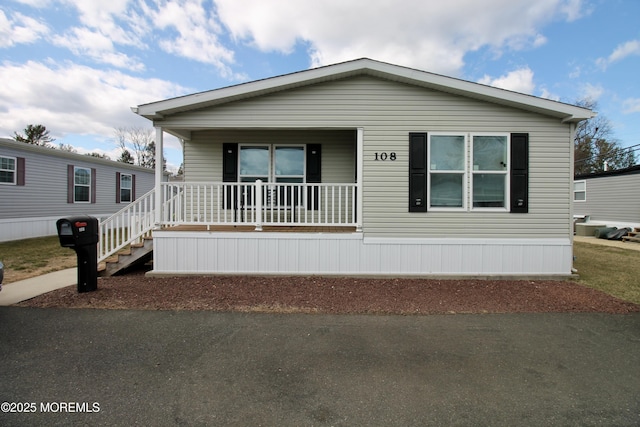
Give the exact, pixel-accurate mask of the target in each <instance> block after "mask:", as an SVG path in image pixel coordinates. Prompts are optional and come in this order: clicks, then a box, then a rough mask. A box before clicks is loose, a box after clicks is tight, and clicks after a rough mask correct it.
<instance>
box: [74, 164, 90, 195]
mask: <svg viewBox="0 0 640 427" xmlns="http://www.w3.org/2000/svg"><path fill="white" fill-rule="evenodd" d="M80 169H83V170H86V171H89V184H88V185H87V184H76V172H77V171H78V170H80ZM92 179H93V177H92V176H91V168H84V167H80V166H74V167H73V203H91V180H92ZM76 187H89V200H86V201H85V200H76Z"/></svg>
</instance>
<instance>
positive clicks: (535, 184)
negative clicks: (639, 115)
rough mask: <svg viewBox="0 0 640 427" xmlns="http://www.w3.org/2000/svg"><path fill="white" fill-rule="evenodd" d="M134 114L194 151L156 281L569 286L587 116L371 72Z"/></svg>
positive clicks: (226, 92) (317, 74) (417, 76)
mask: <svg viewBox="0 0 640 427" xmlns="http://www.w3.org/2000/svg"><path fill="white" fill-rule="evenodd" d="M133 110H134V111H135V112H136V113H137V114H139V115H141V116H143V117H146V118H148V119H149V120H151V121H153V125H154V126H155V127H156V135H157V136H156V143H157V144H158V147H159V148H160V149H159V150H158V153H162V144H163V140H162V136H163V133H164V132H167V133H170V134H172V135H175V136H177V137H178V138H180V139H181V141H182V144H183V147H184V156H185V157H184V172H185V181H184V182H183V183H175V184H174V183H160V181H159V175H156V185H157V188H156V198H155V200H154V203H153V205H154V212H153V214H154V215H155V231H154V232H153V246H154V267H153V268H154V273H156V274H204V273H225V274H226V273H234V274H235V273H240V274H241V273H250V274H325V275H328V274H336V275H404V276H411V275H415V276H428V275H432V276H434V275H437V276H489V275H491V276H496V275H497V276H529V275H535V276H547V277H548V276H552V275H561V276H566V275H569V274H571V267H572V235H573V233H572V206H571V202H572V201H571V188H572V187H571V186H572V182H573V169H572V153H573V135H574V130H575V126H576V123H578V122H580V121H581V120H585V119H588V118H590V117H593V116H594V113H592V112H591V111H590V110H587V109H584V108H580V107H576V106H573V105H568V104H563V103H559V102H554V101H550V100H547V99H542V98H537V97H533V96H528V95H523V94H520V93H515V92H510V91H506V90H501V89H497V88H494V87H489V86H484V85H480V84H476V83H471V82H467V81H463V80H458V79H454V78H450V77H444V76H441V75H436V74H431V73H428V72H423V71H419V70H415V69H409V68H405V67H400V66H395V65H391V64H387V63H382V62H377V61H373V60H370V59H359V60H355V61H350V62H345V63H340V64H336V65H331V66H327V67H321V68H316V69H310V70H306V71H302V72H298V73H293V74H288V75H284V76H279V77H274V78H270V79H265V80H259V81H254V82H250V83H246V84H240V85H237V86H232V87H226V88H222V89H218V90H212V91H209V92H203V93H196V94H193V95H188V96H183V97H180V98H174V99H168V100H165V101H159V102H154V103H150V104H145V105H140V106H138V107H136V108H134V109H133ZM158 160H160V159H157V163H156V164H162V162H158ZM282 231H287V232H286V233H285V232H282Z"/></svg>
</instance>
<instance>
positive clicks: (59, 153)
mask: <svg viewBox="0 0 640 427" xmlns="http://www.w3.org/2000/svg"><path fill="white" fill-rule="evenodd" d="M1 147H6V148H9V149H12V150H18V151H22V152H25V153H36V154H40V155H43V156H50V157H60V158H63V159H67V160H69V161H76V162H84V163H93V164H96V165H104V166H111V167H115V168H118V169H123V170H131V171H140V172H146V173H150V174H153V173H155V172H154V169H150V168H145V167H143V166H137V165H131V164H129V163H123V162H116V161H115V160H109V159H103V158H100V157H93V156H88V155H86V154H79V153H72V152H70V151H64V150H58V149H56V148H55V147H42V146H40V145H33V144H26V143H24V142H18V141H15V140H13V139H9V138H0V148H1Z"/></svg>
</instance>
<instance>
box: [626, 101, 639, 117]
mask: <svg viewBox="0 0 640 427" xmlns="http://www.w3.org/2000/svg"><path fill="white" fill-rule="evenodd" d="M622 107H623V110H622V111H623V112H624V113H626V114H631V113H640V98H629V99H626V100H625V101H624V102H623V103H622Z"/></svg>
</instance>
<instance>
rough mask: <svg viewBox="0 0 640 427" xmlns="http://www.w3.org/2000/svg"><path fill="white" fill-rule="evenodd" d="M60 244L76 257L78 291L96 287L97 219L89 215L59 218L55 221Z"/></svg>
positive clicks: (93, 289)
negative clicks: (71, 251)
mask: <svg viewBox="0 0 640 427" xmlns="http://www.w3.org/2000/svg"><path fill="white" fill-rule="evenodd" d="M56 227H57V228H58V237H59V238H60V246H62V247H66V248H72V249H73V250H75V251H76V255H77V257H78V292H91V291H95V290H96V289H98V240H99V236H98V234H99V233H98V219H97V218H93V217H90V216H78V217H73V218H61V219H59V220H58V221H57V222H56Z"/></svg>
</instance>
